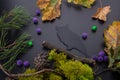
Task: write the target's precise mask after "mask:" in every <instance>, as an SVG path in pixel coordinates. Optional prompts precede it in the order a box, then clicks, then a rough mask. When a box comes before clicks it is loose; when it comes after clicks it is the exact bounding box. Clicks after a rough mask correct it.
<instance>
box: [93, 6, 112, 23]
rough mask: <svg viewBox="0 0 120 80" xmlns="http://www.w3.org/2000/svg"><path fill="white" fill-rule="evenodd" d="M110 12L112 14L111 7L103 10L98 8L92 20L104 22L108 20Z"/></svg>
mask: <svg viewBox="0 0 120 80" xmlns="http://www.w3.org/2000/svg"><path fill="white" fill-rule="evenodd" d="M109 12H111V10H110V6H106V7H103V8H98V9H97V12H96V13H95V14H94V15H93V16H92V18H95V19H99V20H102V21H106V20H107V17H106V16H107V14H108V13H109Z"/></svg>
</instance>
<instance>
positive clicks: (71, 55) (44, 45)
mask: <svg viewBox="0 0 120 80" xmlns="http://www.w3.org/2000/svg"><path fill="white" fill-rule="evenodd" d="M42 46H43V47H45V48H47V49H50V50H52V49H56V51H57V52H63V53H64V54H66V55H67V56H68V57H69V58H72V59H75V60H79V61H81V62H83V63H87V64H92V65H94V64H96V62H95V61H94V60H92V59H88V58H80V57H78V56H76V55H73V54H72V53H70V52H68V51H66V50H65V49H61V48H58V47H56V46H54V45H52V44H50V43H48V42H46V41H43V43H42Z"/></svg>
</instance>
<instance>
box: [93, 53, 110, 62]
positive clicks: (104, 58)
mask: <svg viewBox="0 0 120 80" xmlns="http://www.w3.org/2000/svg"><path fill="white" fill-rule="evenodd" d="M93 60H95V61H97V62H106V61H108V56H107V55H106V54H105V52H104V51H100V52H99V53H98V55H97V56H94V57H93Z"/></svg>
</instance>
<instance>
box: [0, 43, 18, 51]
mask: <svg viewBox="0 0 120 80" xmlns="http://www.w3.org/2000/svg"><path fill="white" fill-rule="evenodd" d="M15 44H16V42H13V43H12V44H9V45H8V46H6V47H3V48H0V52H1V51H4V50H5V49H8V48H11V47H12V46H14V45H15Z"/></svg>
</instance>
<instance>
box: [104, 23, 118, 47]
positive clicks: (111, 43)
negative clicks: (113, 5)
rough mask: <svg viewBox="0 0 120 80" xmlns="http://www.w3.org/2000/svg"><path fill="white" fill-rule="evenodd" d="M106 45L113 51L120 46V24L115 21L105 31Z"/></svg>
mask: <svg viewBox="0 0 120 80" xmlns="http://www.w3.org/2000/svg"><path fill="white" fill-rule="evenodd" d="M104 38H105V43H106V46H107V47H108V48H110V47H112V48H113V49H115V48H117V47H118V46H120V22H119V21H114V22H113V23H112V25H110V26H109V28H108V29H107V30H105V31H104Z"/></svg>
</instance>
